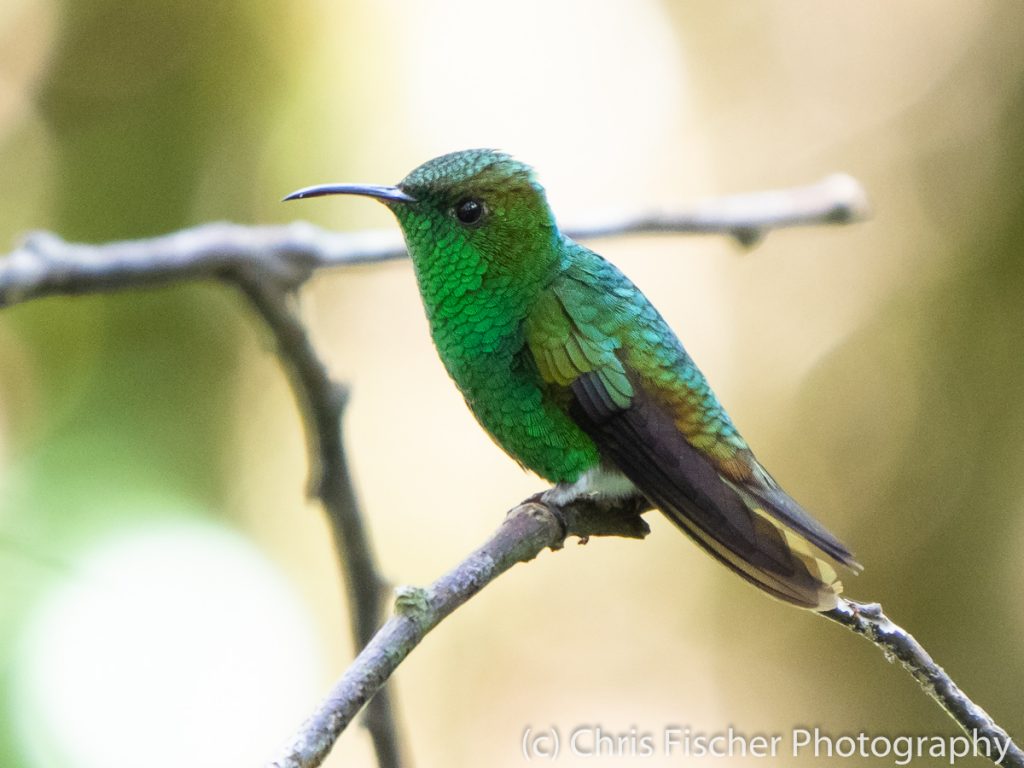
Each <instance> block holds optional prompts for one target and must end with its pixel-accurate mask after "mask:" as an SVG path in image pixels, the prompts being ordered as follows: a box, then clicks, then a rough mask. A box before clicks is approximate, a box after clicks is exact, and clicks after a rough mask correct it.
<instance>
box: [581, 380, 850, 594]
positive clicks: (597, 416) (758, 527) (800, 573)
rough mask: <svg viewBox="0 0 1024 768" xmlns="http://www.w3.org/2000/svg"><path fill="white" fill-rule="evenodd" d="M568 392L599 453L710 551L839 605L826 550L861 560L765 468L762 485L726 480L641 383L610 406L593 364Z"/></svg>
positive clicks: (781, 589) (783, 587)
mask: <svg viewBox="0 0 1024 768" xmlns="http://www.w3.org/2000/svg"><path fill="white" fill-rule="evenodd" d="M572 392H573V394H574V395H575V396H576V401H575V403H574V409H573V415H574V418H575V419H576V421H577V423H579V424H580V425H581V426H582V427H583V429H584V430H586V432H587V433H588V434H589V435H590V436H591V437H593V438H594V441H595V442H596V443H597V445H598V447H599V448H600V450H601V452H602V454H603V455H604V456H605V457H606V458H607V459H608V460H609V461H610V462H611V463H612V464H614V465H615V467H617V468H618V469H619V471H621V472H622V473H623V474H624V475H626V477H628V478H629V479H630V480H632V481H633V484H634V485H636V487H637V488H638V489H639V490H640V492H641V493H643V494H644V496H646V497H647V498H648V499H650V501H651V503H652V504H653V505H654V506H656V507H658V508H659V509H660V510H661V511H662V512H664V513H665V515H667V516H668V518H669V519H670V520H671V521H672V522H673V523H675V524H676V525H677V526H678V527H679V528H680V529H682V530H683V531H684V532H685V533H686V534H688V535H689V536H690V537H691V538H692V539H693V540H694V541H696V542H697V543H698V544H699V545H700V546H701V547H702V548H703V549H704V550H705V551H706V552H708V553H709V554H710V555H712V556H713V557H714V558H716V559H717V560H718V561H719V562H721V563H722V564H724V565H726V566H727V567H729V568H730V569H731V570H733V571H735V572H736V573H737V574H739V575H740V576H742V577H743V578H744V579H746V580H747V581H749V582H750V583H751V584H754V585H755V586H758V587H760V588H761V589H763V590H764V591H765V592H767V593H768V594H770V595H773V596H774V597H777V598H779V599H780V600H784V601H786V602H789V603H792V604H794V605H798V606H800V607H802V608H810V609H812V610H818V611H826V610H829V609H831V608H834V607H835V606H836V603H837V601H838V596H839V593H840V592H841V591H842V585H841V584H840V583H839V581H838V580H837V578H836V572H835V569H834V568H833V567H832V565H831V564H830V563H829V562H828V561H827V560H826V559H825V557H826V556H830V557H833V558H835V559H836V560H838V561H839V562H843V563H846V564H849V565H851V566H854V567H855V566H856V563H855V561H854V560H853V557H852V556H851V555H850V553H849V552H848V551H847V550H846V548H845V547H843V545H842V544H840V543H839V541H838V540H836V539H835V537H833V536H832V535H831V534H829V533H828V531H826V530H825V529H824V528H823V527H822V526H821V525H819V524H818V523H817V522H815V521H814V520H813V519H812V518H811V517H810V515H808V514H807V513H806V512H803V510H800V508H799V507H798V506H797V505H796V502H793V501H792V500H789V501H788V503H787V504H779V503H776V500H775V499H774V497H773V495H772V494H773V493H777V494H779V495H780V496H784V497H785V499H789V497H788V496H785V494H784V493H783V492H782V491H781V490H779V489H778V488H777V487H775V486H774V484H773V482H771V481H770V478H767V473H765V478H766V479H765V482H764V483H758V484H757V486H756V488H748V486H747V484H744V485H743V486H738V485H737V484H735V483H733V482H730V481H728V480H727V479H726V478H724V477H723V476H722V475H721V474H720V473H719V472H718V470H717V469H716V468H715V467H714V466H713V465H712V464H711V462H710V461H709V460H708V458H707V457H706V456H705V455H704V454H702V453H701V452H700V451H698V450H697V449H696V448H694V447H693V446H692V445H690V444H689V442H688V441H687V440H686V438H685V437H684V436H683V435H682V434H681V433H680V431H679V429H678V428H677V426H676V425H675V423H674V422H673V420H672V418H671V414H668V413H666V411H665V410H664V408H662V407H661V406H660V405H659V404H658V403H657V402H655V401H654V400H653V399H651V398H650V397H649V396H648V395H647V394H646V393H644V392H643V391H638V392H637V393H636V395H635V396H634V398H633V402H632V404H631V406H630V407H629V408H625V409H618V408H612V407H608V405H607V404H606V403H605V402H604V399H601V398H599V397H598V395H600V381H599V380H598V379H597V377H596V376H594V375H593V374H588V375H585V376H582V377H580V378H579V379H577V380H576V381H575V382H574V383H573V385H572ZM762 486H763V487H762ZM755 490H757V491H759V492H761V493H762V494H763V495H764V498H759V497H758V496H756V495H754V491H755ZM815 546H816V547H818V548H819V549H820V550H821V551H822V553H823V555H822V556H819V555H818V554H817V553H816V551H815V549H814V547H815Z"/></svg>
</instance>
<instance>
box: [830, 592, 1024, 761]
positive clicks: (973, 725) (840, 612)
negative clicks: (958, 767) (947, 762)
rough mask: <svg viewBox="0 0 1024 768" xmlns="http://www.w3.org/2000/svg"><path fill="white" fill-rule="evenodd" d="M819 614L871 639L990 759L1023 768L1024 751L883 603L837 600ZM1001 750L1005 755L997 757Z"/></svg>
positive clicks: (1001, 753)
mask: <svg viewBox="0 0 1024 768" xmlns="http://www.w3.org/2000/svg"><path fill="white" fill-rule="evenodd" d="M821 615H822V616H824V617H825V618H827V619H831V620H832V621H835V622H838V623H839V624H842V625H843V626H844V627H846V628H847V629H849V630H850V631H851V632H854V633H856V634H858V635H860V636H861V637H864V638H866V639H868V640H870V641H871V642H872V643H874V644H875V645H876V646H878V648H879V649H881V651H882V653H884V654H885V657H886V658H887V659H888V660H889V661H899V662H900V664H902V665H903V668H904V669H905V670H907V672H909V673H910V674H911V675H913V676H914V679H915V680H916V681H917V682H918V684H919V685H920V686H921V688H922V690H924V691H925V692H926V693H927V694H928V695H929V696H931V697H932V698H933V699H935V700H936V701H937V702H938V703H939V706H941V707H942V708H943V709H944V710H945V711H946V714H948V715H949V716H950V717H952V718H953V719H954V720H955V721H956V722H957V724H959V726H960V727H961V728H962V729H963V731H964V733H966V734H967V735H968V736H970V737H973V738H976V739H978V740H979V741H984V742H985V743H987V745H988V749H989V753H990V754H991V755H992V756H993V758H992V759H993V762H997V763H998V764H999V765H1003V766H1010V767H1011V768H1024V751H1021V749H1020V747H1018V746H1017V745H1016V744H1014V743H1013V740H1012V739H1011V738H1010V735H1009V734H1008V733H1007V732H1006V731H1005V730H1004V729H1003V728H1002V727H1000V726H999V725H998V724H996V722H995V721H994V720H993V719H992V718H991V717H990V716H989V714H988V713H987V712H986V711H985V710H984V709H982V708H981V707H979V706H978V705H977V704H975V703H974V702H973V701H971V700H970V698H968V696H967V694H965V693H964V692H963V691H962V690H960V688H959V686H957V684H956V683H954V682H953V680H952V678H950V676H949V675H948V674H946V670H944V669H943V668H942V667H940V666H939V665H938V664H936V663H935V662H934V661H933V660H932V657H931V656H930V655H929V654H928V652H927V651H926V650H925V649H924V648H922V647H921V644H920V643H919V642H917V640H915V639H914V636H913V635H911V634H910V633H909V632H907V630H905V629H903V627H901V626H900V625H899V624H896V623H895V622H894V621H893V620H892V619H890V618H889V617H888V616H886V615H885V614H884V613H883V612H882V606H880V605H879V604H878V603H868V604H864V603H855V602H853V601H852V600H843V599H840V601H839V605H838V606H836V607H835V608H834V609H832V610H831V611H826V612H823V613H822V614H821ZM1004 753H1005V757H1003V758H1002V759H1001V760H999V759H997V758H998V757H999V756H1000V755H1004Z"/></svg>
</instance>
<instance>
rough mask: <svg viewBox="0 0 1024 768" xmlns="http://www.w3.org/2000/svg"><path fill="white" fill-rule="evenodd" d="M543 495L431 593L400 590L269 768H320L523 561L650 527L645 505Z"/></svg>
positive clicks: (518, 510) (518, 511) (632, 534)
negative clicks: (464, 612) (361, 719)
mask: <svg viewBox="0 0 1024 768" xmlns="http://www.w3.org/2000/svg"><path fill="white" fill-rule="evenodd" d="M540 498H541V497H540V495H538V496H535V497H533V499H530V500H527V501H525V502H523V503H522V504H520V505H519V506H518V507H516V508H514V509H512V510H511V511H510V512H509V513H508V516H507V517H506V518H505V521H504V522H503V523H502V524H501V526H500V527H499V528H498V530H497V531H495V532H494V534H492V536H491V537H490V538H489V539H488V540H487V541H486V542H485V543H484V545H483V546H482V547H480V548H479V549H477V550H476V551H475V552H473V553H472V554H471V555H470V556H469V557H467V558H466V559H465V560H463V561H462V562H461V563H460V564H459V565H458V566H457V567H455V568H454V569H452V570H451V571H449V572H448V573H446V574H445V575H444V576H442V577H441V578H440V579H438V580H437V581H435V582H434V583H433V584H431V585H430V586H429V587H427V588H426V589H420V588H415V587H401V588H399V589H398V590H396V594H397V599H396V600H395V615H394V616H392V617H391V618H390V619H388V621H387V623H386V624H384V626H383V627H381V628H380V631H378V632H377V634H376V635H375V636H374V638H373V640H371V641H370V643H369V644H368V645H367V646H366V647H365V648H364V649H363V651H362V653H360V654H359V656H357V657H356V660H355V661H353V662H352V664H351V666H349V668H348V670H346V672H345V674H344V675H343V676H342V677H341V679H340V680H339V681H338V682H337V683H335V685H334V687H333V688H332V689H331V691H330V693H329V694H328V695H327V698H326V699H325V700H324V701H323V703H322V704H321V705H320V707H319V708H318V709H317V711H316V713H315V714H314V715H313V716H312V717H311V718H309V720H307V721H306V723H305V724H303V726H302V728H301V729H300V731H299V733H298V735H297V736H296V737H295V738H294V739H293V741H292V743H291V744H289V745H288V747H287V748H286V749H285V751H284V752H283V753H282V755H281V756H280V757H278V758H277V759H276V760H274V761H272V762H271V763H269V764H268V768H314V766H318V765H320V764H321V763H322V762H323V761H324V759H325V758H326V757H327V754H328V752H330V750H331V748H332V747H333V746H334V743H335V741H337V739H338V737H339V736H340V735H341V733H342V732H343V731H344V730H345V728H346V727H347V726H348V724H349V723H350V722H351V721H352V718H353V717H355V715H356V713H357V712H359V709H360V708H361V707H362V706H363V704H364V703H365V702H366V701H367V700H368V699H369V698H370V697H372V696H373V695H374V692H375V691H376V690H377V689H379V688H380V687H381V686H382V685H383V684H384V683H385V682H386V681H387V679H388V678H389V677H390V676H391V673H392V672H394V671H395V669H397V667H398V665H399V664H401V663H402V661H404V660H405V657H406V656H408V655H409V653H410V652H411V651H412V650H413V649H414V648H415V647H416V646H417V645H419V643H420V641H421V640H423V638H424V637H426V635H427V633H428V632H430V630H432V629H433V628H434V627H436V626H437V625H438V624H439V623H441V621H442V620H443V619H444V618H445V617H447V616H448V615H449V614H451V613H452V611H454V610H455V609H456V608H458V607H459V606H460V605H462V604H464V603H465V602H466V601H467V600H469V599H470V598H471V597H473V595H475V594H476V593H477V592H479V591H480V590H481V589H483V588H484V587H485V586H487V585H488V584H489V583H491V582H492V581H493V580H494V579H496V578H497V577H498V576H500V575H501V574H503V573H504V572H505V571H507V570H508V569H509V568H511V567H512V566H513V565H515V564H516V563H525V562H527V561H529V560H532V559H533V558H535V557H536V556H537V555H538V554H540V553H541V551H542V550H544V549H545V548H551V549H558V548H560V547H561V546H562V543H563V542H564V541H565V539H566V537H567V536H579V537H581V538H587V537H589V536H625V537H627V538H643V537H644V536H646V535H647V534H648V532H649V530H650V529H649V528H648V527H647V523H646V522H644V520H643V518H642V517H640V512H641V511H643V509H644V506H643V505H640V504H638V503H636V502H635V501H627V502H623V503H622V504H621V505H620V506H616V505H606V504H601V503H598V502H594V501H576V502H573V503H571V504H569V505H566V506H564V507H555V506H554V505H551V504H547V503H544V502H543V501H541V500H540Z"/></svg>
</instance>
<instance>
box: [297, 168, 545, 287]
mask: <svg viewBox="0 0 1024 768" xmlns="http://www.w3.org/2000/svg"><path fill="white" fill-rule="evenodd" d="M333 194H348V195H363V196H366V197H372V198H375V199H376V200H379V201H380V202H382V203H384V204H385V205H386V206H387V207H388V208H389V209H390V210H391V212H392V213H394V214H395V217H396V218H397V219H398V222H399V224H400V225H401V227H402V231H403V233H404V234H405V240H406V244H407V245H408V247H409V252H410V254H411V255H412V258H413V261H414V262H415V263H416V267H417V271H418V272H419V273H420V274H421V276H422V275H423V274H424V272H425V271H426V272H431V273H433V272H436V271H438V270H445V269H448V270H452V272H453V273H458V272H459V271H461V270H462V269H463V268H465V267H467V266H469V265H470V264H473V265H475V268H478V269H481V270H486V271H487V272H488V273H490V274H491V276H499V275H512V276H514V277H516V278H519V279H526V280H527V281H530V282H532V280H531V278H536V279H538V280H543V279H544V276H545V275H547V274H550V271H551V270H552V269H554V267H555V266H556V265H557V249H556V248H555V247H553V246H554V245H555V244H556V242H557V239H558V237H559V234H558V229H557V227H556V225H555V221H554V217H553V215H552V213H551V209H550V208H549V207H548V203H547V197H546V195H545V194H544V188H543V187H541V186H540V184H539V183H537V181H536V179H535V178H534V174H533V170H532V169H531V168H530V167H529V166H528V165H525V164H524V163H521V162H519V161H518V160H515V159H513V158H512V157H510V156H509V155H506V154H504V153H502V152H497V151H495V150H491V149H468V150H463V151H461V152H453V153H451V154H448V155H442V156H441V157H436V158H434V159H433V160H428V161H427V162H426V163H424V164H423V165H421V166H420V167H419V168H417V169H416V170H414V171H412V173H410V174H409V175H408V176H406V177H405V178H404V179H402V181H401V182H399V183H398V185H397V186H393V187H383V186H369V185H359V184H325V185H322V186H316V187H307V188H305V189H301V190H299V191H297V192H294V193H292V194H291V195H289V196H288V197H286V198H285V199H286V200H295V199H300V198H306V197H316V196H320V195H333Z"/></svg>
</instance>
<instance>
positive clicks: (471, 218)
mask: <svg viewBox="0 0 1024 768" xmlns="http://www.w3.org/2000/svg"><path fill="white" fill-rule="evenodd" d="M486 210H487V209H486V208H485V207H484V204H483V202H482V201H480V200H477V199H476V198H473V197H467V198H466V199H465V200H461V201H459V203H458V205H456V206H455V218H457V219H458V220H459V221H461V222H462V223H463V224H476V223H477V222H479V221H480V219H481V218H482V217H483V215H484V213H485V212H486Z"/></svg>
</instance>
